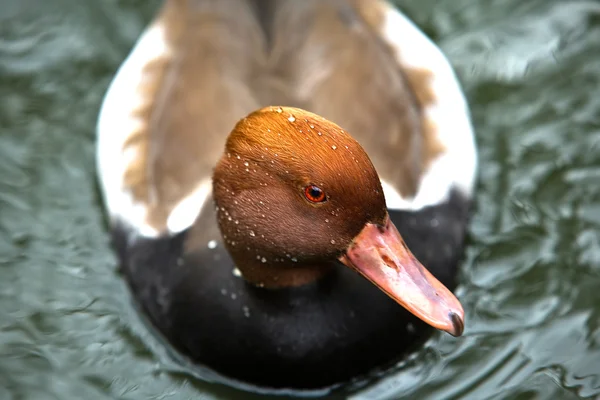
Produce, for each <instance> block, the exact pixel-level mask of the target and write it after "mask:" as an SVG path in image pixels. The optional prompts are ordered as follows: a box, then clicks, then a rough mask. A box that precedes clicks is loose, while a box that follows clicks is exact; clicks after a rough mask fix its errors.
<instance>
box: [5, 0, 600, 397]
mask: <svg viewBox="0 0 600 400" xmlns="http://www.w3.org/2000/svg"><path fill="white" fill-rule="evenodd" d="M157 4H158V3H157V1H141V0H140V1H134V0H119V1H118V0H102V1H101V0H96V1H94V2H82V1H79V0H53V1H42V0H26V1H25V0H0V10H2V12H0V210H1V211H0V399H10V398H27V399H30V398H31V399H33V398H54V397H55V398H60V399H81V398H86V399H87V398H89V399H95V398H98V399H108V398H119V399H148V398H173V399H183V398H190V397H193V396H198V395H199V394H202V393H204V394H206V395H207V396H208V397H207V398H227V399H229V398H235V397H239V398H248V396H246V395H239V393H237V392H235V391H232V390H231V389H228V388H224V387H221V386H217V385H211V384H208V383H204V382H202V381H199V380H197V379H194V378H192V377H190V375H189V374H186V373H185V372H182V371H181V370H182V368H181V367H179V366H178V365H177V363H175V362H173V361H170V359H169V357H168V356H167V355H165V354H164V351H161V350H160V346H156V344H154V345H153V344H152V343H154V342H155V341H153V339H152V338H150V337H149V335H148V333H147V332H146V330H145V329H144V328H143V327H142V325H141V324H140V323H139V322H138V319H137V317H136V313H135V311H134V310H132V308H131V305H130V303H129V298H128V293H127V290H126V289H125V287H124V284H123V282H122V280H121V279H120V278H119V276H118V275H117V274H116V273H115V267H116V260H115V257H114V256H113V255H112V253H111V251H110V247H109V244H108V237H107V234H106V229H105V226H104V221H103V215H102V213H101V209H100V206H99V199H98V196H97V192H96V187H95V175H94V124H95V118H96V115H97V112H98V107H99V104H100V100H101V97H102V95H103V93H104V91H105V90H106V87H107V85H108V83H109V81H110V79H111V76H112V74H113V73H114V71H115V70H116V68H117V66H118V65H119V63H120V61H121V60H122V59H123V57H124V56H125V55H126V54H127V52H128V50H129V48H130V47H131V45H132V43H133V41H134V40H135V38H136V36H137V35H138V34H139V32H140V30H141V29H142V28H143V26H144V25H145V24H146V22H147V21H148V19H149V18H150V17H151V16H152V14H153V11H154V10H155V8H156V6H157ZM402 4H403V6H404V8H405V9H406V10H407V12H408V13H409V14H410V15H411V16H412V17H413V18H414V19H415V20H416V21H417V22H418V23H419V24H420V25H421V26H423V27H424V28H425V30H426V31H427V33H428V34H430V35H431V36H432V37H433V38H434V39H435V40H436V41H438V42H439V43H440V44H441V45H442V47H443V49H444V50H445V51H446V52H447V53H448V55H449V57H450V58H451V60H452V62H453V64H454V65H455V66H456V67H457V69H458V72H459V74H460V76H461V79H462V80H463V82H464V84H465V87H466V89H467V94H468V97H469V100H470V102H471V104H472V110H473V117H474V122H475V126H476V128H477V133H478V145H479V148H480V161H481V166H482V169H481V173H480V185H479V192H478V197H477V210H476V213H475V215H474V218H473V223H472V227H471V238H470V245H469V247H468V249H467V256H466V260H465V262H464V267H463V273H462V278H461V282H462V285H461V287H460V289H459V295H460V298H461V300H462V301H463V304H464V305H465V308H466V312H467V315H468V323H467V329H466V332H465V336H464V337H463V338H460V339H455V338H452V337H450V336H449V335H443V334H439V335H437V336H435V337H434V339H432V340H430V341H429V342H428V343H427V345H426V346H425V347H424V348H423V349H422V350H420V351H418V352H417V353H416V354H414V355H413V357H411V358H410V359H409V360H407V361H406V362H404V363H403V364H402V365H401V366H399V367H398V368H397V371H395V372H393V373H390V374H388V375H387V376H386V377H384V378H382V379H380V380H379V381H377V382H375V383H374V384H373V385H371V386H369V387H367V388H365V389H364V390H363V391H362V392H359V393H357V394H356V395H355V398H357V399H359V398H382V399H399V398H415V399H455V398H461V399H477V400H479V399H534V398H535V399H571V398H573V399H574V398H581V397H583V398H586V397H587V398H591V397H596V396H599V395H600V361H598V360H600V327H599V322H600V310H599V309H598V307H597V306H596V305H597V304H600V291H599V290H598V287H600V229H599V225H600V96H598V87H599V86H600V57H598V55H599V54H600V5H599V3H597V2H592V1H587V2H586V1H568V2H567V1H560V0H554V1H552V0H532V1H528V2H522V1H520V0H506V1H504V2H477V1H473V0H454V1H446V2H439V1H435V0H421V1H411V0H404V1H403V2H402ZM53 396H54V397H53Z"/></svg>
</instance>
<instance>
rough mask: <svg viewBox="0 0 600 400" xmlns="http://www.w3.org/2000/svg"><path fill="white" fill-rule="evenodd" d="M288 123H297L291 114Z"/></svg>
mask: <svg viewBox="0 0 600 400" xmlns="http://www.w3.org/2000/svg"><path fill="white" fill-rule="evenodd" d="M288 121H290V122H294V121H296V118H295V117H294V116H293V115H291V114H290V116H289V117H288Z"/></svg>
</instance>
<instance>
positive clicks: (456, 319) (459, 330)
mask: <svg viewBox="0 0 600 400" xmlns="http://www.w3.org/2000/svg"><path fill="white" fill-rule="evenodd" d="M448 317H449V318H450V321H452V329H451V330H448V331H447V332H448V333H449V334H451V335H452V336H454V337H458V336H461V335H462V334H463V331H464V330H465V321H464V319H463V318H461V317H460V316H459V315H458V314H457V313H455V312H453V311H451V312H450V313H449V314H448Z"/></svg>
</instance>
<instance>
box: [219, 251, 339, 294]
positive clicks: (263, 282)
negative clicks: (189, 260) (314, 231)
mask: <svg viewBox="0 0 600 400" xmlns="http://www.w3.org/2000/svg"><path fill="white" fill-rule="evenodd" d="M230 253H231V252H230ZM231 255H232V258H233V260H234V262H235V263H236V266H237V268H238V269H239V271H240V272H241V274H242V277H243V278H244V280H245V281H247V282H248V283H250V284H252V285H254V286H258V287H265V288H269V289H280V288H286V287H297V286H302V285H306V284H309V283H312V282H315V281H317V280H319V279H320V278H322V277H324V276H325V275H326V274H327V273H328V272H330V271H331V269H332V268H333V266H334V264H333V263H324V264H320V263H319V264H312V265H310V264H300V263H297V262H293V261H292V262H284V261H283V259H281V261H279V259H277V261H275V262H273V261H270V260H267V259H266V258H261V259H254V260H251V259H249V258H248V257H244V256H241V257H240V256H237V254H231Z"/></svg>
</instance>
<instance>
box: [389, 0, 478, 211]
mask: <svg viewBox="0 0 600 400" xmlns="http://www.w3.org/2000/svg"><path fill="white" fill-rule="evenodd" d="M382 34H383V36H384V38H385V39H386V40H387V41H388V43H389V44H390V45H391V46H392V47H393V48H395V49H396V54H397V59H398V63H399V64H400V65H401V67H403V68H406V67H410V68H420V69H427V70H429V71H431V72H432V74H433V77H432V80H431V88H432V90H433V92H434V93H435V96H436V100H437V101H436V102H435V103H432V104H430V105H428V106H427V107H426V108H425V110H424V112H425V116H426V117H427V118H429V119H430V120H432V121H433V122H434V123H435V126H436V127H437V134H438V139H439V141H440V143H441V144H442V145H443V146H444V148H445V151H444V152H443V153H442V154H441V155H440V156H439V157H438V158H437V159H435V160H434V161H433V162H432V163H431V165H430V166H429V168H428V170H427V171H425V173H424V175H423V178H422V180H421V182H420V186H419V190H418V192H417V194H416V196H415V197H414V198H413V199H404V198H402V196H401V195H400V194H399V193H398V192H397V191H396V190H394V188H393V187H391V186H390V185H389V184H387V183H385V182H382V185H383V190H384V193H385V197H386V202H387V206H388V208H391V209H403V210H418V209H421V208H423V207H427V206H429V205H434V204H438V203H440V202H443V201H444V200H445V199H446V198H447V197H448V195H449V194H450V190H451V189H452V188H456V189H458V190H460V191H461V192H462V193H463V194H465V195H467V196H471V194H472V193H473V186H474V184H475V171H476V168H477V154H476V148H475V138H474V133H473V127H472V125H471V117H470V113H469V108H468V105H467V102H466V99H465V96H464V94H463V91H462V89H461V86H460V83H459V81H458V79H457V77H456V75H455V74H454V71H453V69H452V66H451V65H450V63H449V62H448V60H447V59H446V57H445V56H444V54H443V53H442V51H441V50H440V49H439V48H438V46H437V45H436V44H435V43H433V42H432V41H431V40H430V39H429V38H428V37H427V36H425V34H424V33H423V32H421V31H420V30H419V28H417V27H416V26H415V25H414V24H413V23H412V22H411V21H410V20H409V19H408V18H406V16H404V15H403V14H402V13H400V11H398V10H397V9H396V8H394V7H393V6H391V5H387V4H386V12H385V21H384V24H383V29H382Z"/></svg>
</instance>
